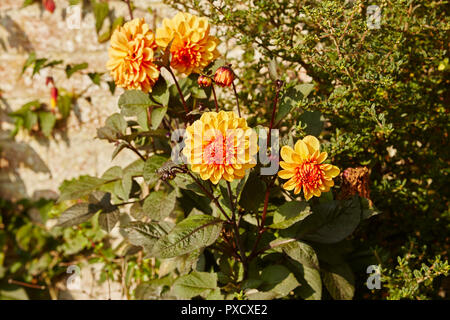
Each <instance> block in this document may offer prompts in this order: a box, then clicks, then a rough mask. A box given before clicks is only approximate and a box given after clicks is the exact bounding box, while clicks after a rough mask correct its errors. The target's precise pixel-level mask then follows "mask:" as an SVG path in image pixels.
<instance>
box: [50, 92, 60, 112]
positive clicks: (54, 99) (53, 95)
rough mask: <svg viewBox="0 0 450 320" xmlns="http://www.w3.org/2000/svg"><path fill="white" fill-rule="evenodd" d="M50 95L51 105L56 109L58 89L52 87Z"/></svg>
mask: <svg viewBox="0 0 450 320" xmlns="http://www.w3.org/2000/svg"><path fill="white" fill-rule="evenodd" d="M50 96H51V100H50V105H51V107H52V109H55V107H56V105H57V104H58V89H56V87H52V88H51V89H50Z"/></svg>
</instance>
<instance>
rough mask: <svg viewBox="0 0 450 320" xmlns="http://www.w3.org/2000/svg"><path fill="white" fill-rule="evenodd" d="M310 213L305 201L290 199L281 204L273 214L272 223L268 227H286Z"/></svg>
mask: <svg viewBox="0 0 450 320" xmlns="http://www.w3.org/2000/svg"><path fill="white" fill-rule="evenodd" d="M310 214H311V209H310V208H309V206H308V203H307V202H300V201H290V202H286V203H285V204H283V205H281V206H280V207H279V208H278V209H277V211H275V213H274V215H273V224H271V225H270V226H269V228H273V229H286V228H289V227H290V226H291V225H293V224H294V223H296V222H298V221H301V220H303V219H305V218H306V217H307V216H309V215H310Z"/></svg>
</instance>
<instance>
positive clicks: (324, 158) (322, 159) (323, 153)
mask: <svg viewBox="0 0 450 320" xmlns="http://www.w3.org/2000/svg"><path fill="white" fill-rule="evenodd" d="M327 157H328V153H326V152H322V153H321V154H320V155H319V156H318V157H317V160H316V161H317V163H322V162H324V161H325V160H326V159H327Z"/></svg>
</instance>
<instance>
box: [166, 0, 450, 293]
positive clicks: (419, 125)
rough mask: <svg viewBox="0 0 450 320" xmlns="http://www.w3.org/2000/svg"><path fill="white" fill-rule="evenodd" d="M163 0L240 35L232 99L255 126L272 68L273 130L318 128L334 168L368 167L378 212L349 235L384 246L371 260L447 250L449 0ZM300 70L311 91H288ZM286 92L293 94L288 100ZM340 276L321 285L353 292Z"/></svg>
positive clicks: (391, 262)
mask: <svg viewBox="0 0 450 320" xmlns="http://www.w3.org/2000/svg"><path fill="white" fill-rule="evenodd" d="M165 2H166V3H168V4H170V5H172V6H173V7H175V8H177V9H180V10H182V11H187V10H193V11H194V12H197V13H199V14H200V15H201V16H206V17H208V18H209V19H210V20H212V21H213V22H215V23H216V24H217V25H220V26H221V27H223V28H222V29H221V30H222V36H223V37H225V38H226V39H233V40H236V39H237V42H238V45H240V46H241V48H242V49H243V52H244V53H243V54H242V56H239V57H238V58H229V59H227V60H228V61H229V62H230V63H232V64H233V65H234V66H239V67H240V68H242V72H241V74H240V77H239V83H238V84H237V86H238V88H239V87H240V93H239V98H240V99H241V100H242V101H243V103H242V104H243V105H245V106H246V107H247V108H248V112H249V113H253V114H255V115H256V116H255V117H254V118H253V119H255V120H254V123H256V124H259V123H264V122H266V121H267V119H268V118H269V117H270V110H271V104H272V101H273V96H274V92H275V90H273V89H272V88H273V85H272V84H271V83H272V81H273V80H275V79H277V77H279V78H280V79H281V80H283V81H284V82H285V83H286V84H285V87H284V89H283V90H284V94H283V96H282V100H281V101H282V103H283V106H284V102H286V103H287V106H286V107H283V108H285V110H289V111H283V112H282V113H280V112H279V113H278V119H283V120H284V121H283V125H284V127H283V126H280V128H281V129H282V130H283V129H284V130H285V132H289V133H290V134H292V135H294V136H295V137H302V136H304V135H306V134H314V135H322V136H323V138H325V139H326V140H328V143H327V145H326V151H327V152H328V154H329V155H331V156H332V157H333V159H332V160H333V163H338V164H339V166H340V167H341V168H343V169H344V168H346V167H358V166H367V167H369V168H370V169H371V174H370V180H371V182H370V189H371V199H372V200H373V202H374V204H375V205H376V207H377V208H378V209H379V210H380V211H381V212H383V213H384V214H383V215H380V216H378V217H375V218H374V221H373V222H372V223H371V224H370V225H369V224H366V223H363V225H364V228H362V229H361V230H359V231H358V230H357V234H356V235H355V239H354V241H355V243H356V244H357V243H358V242H363V243H365V249H364V250H367V251H368V252H372V254H374V253H375V255H376V250H375V249H374V247H376V246H381V247H382V248H383V252H384V253H385V254H383V256H382V257H379V258H380V260H379V261H378V262H377V263H380V264H382V265H383V267H385V268H387V269H390V270H393V269H394V268H395V267H396V265H397V262H396V260H397V259H396V258H397V256H399V255H400V258H401V259H403V258H406V257H402V256H401V253H400V252H399V248H400V247H401V246H402V245H403V244H405V243H406V242H408V240H407V239H408V238H409V237H413V238H414V239H417V241H418V242H419V243H420V245H426V246H427V250H426V252H425V253H424V254H425V256H426V257H427V258H428V259H430V260H432V261H435V259H436V258H435V257H437V256H439V255H440V256H442V257H444V256H447V255H448V254H447V252H448V245H447V244H446V243H447V242H448V239H447V238H446V235H447V234H448V232H449V225H450V224H449V223H448V221H449V216H448V196H449V188H448V185H447V180H448V172H449V167H448V159H449V155H450V154H449V150H450V149H449V148H448V143H447V140H448V139H447V137H448V123H449V113H448V94H447V93H446V92H447V91H448V90H447V88H448V84H449V82H448V78H449V75H448V71H449V68H448V58H447V56H448V46H447V45H446V44H447V42H448V41H447V38H448V30H449V28H450V22H449V19H448V8H447V7H448V5H447V3H446V2H439V1H425V0H417V1H410V0H401V1H389V0H379V1H373V2H368V1H363V0H359V1H350V2H345V3H342V2H339V1H300V0H298V1H288V0H283V1H265V0H262V1H256V2H252V3H248V2H245V3H244V2H238V3H239V4H243V5H236V1H231V0H224V1H221V2H217V1H213V0H208V1H203V2H200V1H191V0H182V1H172V0H166V1H165ZM369 5H378V6H379V8H380V9H381V15H380V25H379V28H378V27H376V28H369V26H368V19H369V17H368V6H369ZM226 54H228V53H226ZM231 56H232V55H231V54H230V57H231ZM303 72H306V73H307V75H308V76H310V77H311V80H310V81H311V82H312V84H313V85H314V90H313V91H312V92H311V93H310V95H309V96H308V99H300V98H299V97H296V96H295V89H294V88H296V87H298V86H299V85H302V84H300V83H299V81H298V80H299V78H300V77H299V74H301V73H303ZM301 81H303V82H305V81H306V82H308V81H309V80H307V79H306V78H303V79H301ZM240 85H241V86H240ZM308 85H309V84H308ZM290 96H293V97H295V98H294V99H293V101H292V105H289V104H290V102H289V97H290ZM223 103H224V104H226V105H230V104H231V103H232V98H228V99H227V98H224V100H223ZM280 110H281V108H280ZM250 121H251V120H250ZM286 141H289V139H288V138H286ZM323 209H325V208H323ZM330 210H331V208H330ZM314 215H315V214H314V213H313V214H312V215H311V219H312V217H313V216H314ZM357 216H358V215H357V214H355V215H354V219H353V218H351V217H350V216H349V217H348V219H349V225H348V228H349V230H350V229H354V227H352V226H355V225H357V222H356V220H357ZM343 218H344V217H342V219H343ZM374 230H376V231H374ZM343 231H344V230H342V232H343ZM346 233H347V232H343V233H342V234H346ZM324 234H325V233H324ZM336 236H338V235H336ZM315 237H316V239H317V236H315ZM326 237H332V236H330V235H329V234H328V233H327V235H326ZM339 238H340V237H339ZM356 247H358V248H360V249H361V250H362V248H361V245H359V244H357V245H356ZM375 258H376V257H373V259H375ZM373 259H372V260H373ZM375 260H376V259H375ZM427 263H428V262H427ZM366 267H367V264H366V265H365V266H364V265H361V264H360V263H356V262H355V263H354V265H353V266H352V268H353V269H355V268H356V270H357V271H358V273H359V278H360V279H363V278H365V277H366V276H367V275H366V274H365V268H366ZM343 268H344V267H343ZM345 268H346V267H345ZM345 268H344V269H345ZM341 269H342V268H341ZM344 269H342V272H341V273H344V274H345V273H347V272H346V271H344ZM417 269H420V266H418V267H417ZM331 272H333V271H331ZM341 273H339V274H341ZM341 275H342V274H341ZM392 277H393V278H392V279H397V281H398V286H399V287H401V286H402V285H403V286H405V287H409V286H410V285H409V284H407V280H406V279H405V278H403V277H402V276H401V275H400V274H399V273H397V274H392ZM338 278H339V277H337V276H335V275H333V273H332V274H329V275H328V276H327V279H328V280H327V281H326V282H325V283H329V284H328V285H327V289H328V291H329V293H330V294H331V295H332V296H333V297H346V296H347V297H348V296H350V295H351V292H352V290H350V289H345V290H344V291H342V292H339V291H336V290H335V289H333V288H332V286H331V285H330V283H331V280H333V279H334V280H333V281H340V280H339V279H338ZM347 280H348V281H349V283H351V281H350V280H351V279H347ZM393 281H394V280H393ZM362 282H363V281H361V283H362ZM438 283H439V282H438ZM345 286H346V285H345V284H344V287H345ZM358 290H359V291H358ZM442 290H444V289H442V288H438V287H435V289H434V291H433V290H431V289H430V290H425V289H424V288H423V286H419V289H418V290H417V291H413V292H414V293H411V294H410V295H408V298H415V297H437V292H438V291H442ZM444 291H445V290H444ZM367 292H368V291H367V288H366V287H365V286H362V285H357V291H356V296H357V297H365V298H367V297H369V296H370V295H368V294H367ZM381 292H383V294H382V295H381V294H380V293H377V292H375V291H374V292H372V293H371V297H374V298H379V297H381V296H386V294H389V295H392V296H393V297H396V298H398V297H400V295H399V294H398V293H396V292H394V291H393V290H391V289H389V290H387V289H386V288H384V290H381Z"/></svg>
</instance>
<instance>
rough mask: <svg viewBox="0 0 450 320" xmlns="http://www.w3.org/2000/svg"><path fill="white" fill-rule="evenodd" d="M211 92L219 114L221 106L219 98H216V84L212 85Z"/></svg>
mask: <svg viewBox="0 0 450 320" xmlns="http://www.w3.org/2000/svg"><path fill="white" fill-rule="evenodd" d="M211 90H212V93H213V96H214V104H215V105H216V112H219V105H218V104H217V96H216V89H214V83H211Z"/></svg>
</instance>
